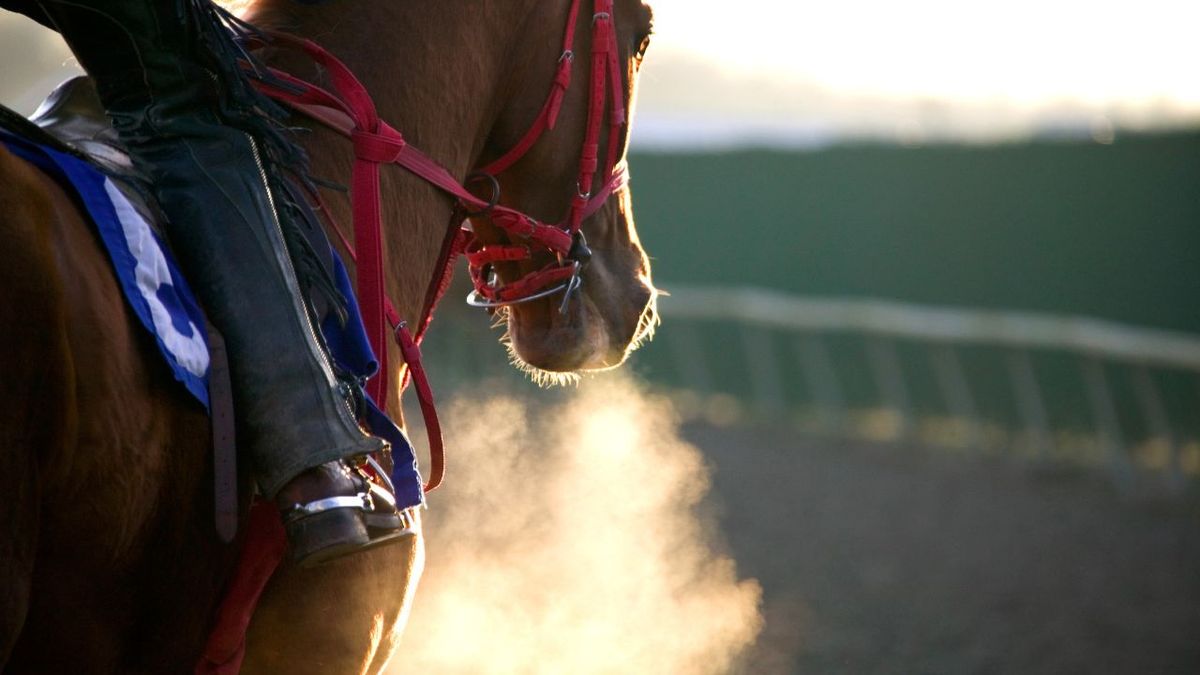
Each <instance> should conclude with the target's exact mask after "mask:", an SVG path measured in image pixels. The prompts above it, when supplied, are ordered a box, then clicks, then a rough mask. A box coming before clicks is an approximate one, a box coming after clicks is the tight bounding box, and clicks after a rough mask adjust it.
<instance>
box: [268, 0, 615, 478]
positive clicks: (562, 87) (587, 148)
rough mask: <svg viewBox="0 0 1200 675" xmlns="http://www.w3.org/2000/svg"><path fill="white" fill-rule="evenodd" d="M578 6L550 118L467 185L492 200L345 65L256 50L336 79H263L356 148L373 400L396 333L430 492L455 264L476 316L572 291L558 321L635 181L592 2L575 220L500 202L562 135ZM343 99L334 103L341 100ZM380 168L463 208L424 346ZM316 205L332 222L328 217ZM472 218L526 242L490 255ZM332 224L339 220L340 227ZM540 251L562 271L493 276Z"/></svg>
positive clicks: (603, 5)
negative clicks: (391, 273)
mask: <svg viewBox="0 0 1200 675" xmlns="http://www.w3.org/2000/svg"><path fill="white" fill-rule="evenodd" d="M580 4H581V0H572V2H571V9H570V12H569V14H568V20H567V26H566V29H565V33H564V37H563V48H562V53H561V56H560V57H559V60H558V67H557V70H556V73H555V76H554V80H553V82H552V84H551V87H550V92H549V94H548V96H547V98H546V102H545V103H544V104H543V106H542V109H541V112H540V113H539V114H538V117H537V118H536V119H535V120H534V122H533V124H532V125H531V126H530V128H529V130H528V131H527V132H526V133H525V135H524V136H523V137H522V138H521V140H520V141H518V142H517V144H516V145H515V146H514V147H513V148H512V149H511V150H509V151H508V152H506V153H505V154H504V155H502V156H501V157H499V158H498V159H496V160H495V161H493V162H491V163H490V164H488V165H487V166H485V167H483V168H482V169H481V170H479V171H477V172H475V173H473V174H471V176H470V177H469V178H468V181H467V182H474V181H475V180H478V179H479V178H481V177H482V178H485V179H486V180H488V181H489V182H490V183H491V184H492V187H493V194H492V197H491V199H490V200H487V201H485V200H483V199H481V198H479V197H477V196H476V195H474V194H472V193H471V192H470V191H469V190H468V189H467V188H466V187H465V186H464V185H463V183H461V182H459V181H458V180H456V179H455V178H454V176H452V175H451V174H450V172H449V171H448V170H447V169H446V168H444V167H443V166H442V165H440V164H439V163H438V162H436V161H435V160H433V159H431V158H430V157H429V156H428V155H426V154H425V153H423V152H422V151H420V150H419V149H417V148H415V147H413V146H411V145H409V144H408V143H407V142H406V141H405V140H404V137H403V136H402V135H401V134H400V132H398V131H396V130H395V129H394V128H392V127H391V126H390V125H389V124H388V123H387V122H385V121H383V120H382V119H380V117H379V114H378V112H377V111H376V108H375V104H374V102H373V101H372V99H371V97H370V95H369V94H368V93H367V91H366V88H365V87H364V86H363V84H362V83H361V82H360V81H359V80H358V78H357V77H355V76H354V74H353V73H352V72H351V71H350V70H349V68H347V67H346V65H345V64H343V63H342V62H341V61H340V60H338V59H337V58H336V57H334V56H333V55H332V54H330V53H329V52H328V51H326V50H325V49H324V48H322V47H320V46H319V45H317V44H316V43H314V42H312V41H311V40H307V39H303V38H299V37H296V36H294V35H290V34H287V33H280V32H273V31H271V32H265V33H264V36H263V38H257V39H254V40H252V43H255V44H254V46H264V45H265V44H268V43H269V44H271V45H272V46H284V47H288V48H291V49H295V50H298V51H301V52H303V53H304V54H305V55H307V56H308V57H309V58H310V59H312V60H313V61H314V62H315V63H317V64H319V65H320V66H322V67H323V69H324V70H325V71H326V72H327V73H328V74H329V77H330V80H331V83H332V85H333V92H330V91H327V90H325V89H323V88H321V87H319V86H317V85H314V84H311V83H308V82H305V81H303V80H301V79H299V78H296V77H294V76H292V75H289V74H287V73H284V72H282V71H278V70H274V69H271V75H270V77H269V78H265V79H257V80H256V81H255V84H256V86H258V87H259V88H260V89H261V90H262V91H263V92H264V93H265V94H267V95H268V96H270V97H271V98H274V99H276V100H278V101H280V102H283V103H285V104H288V105H290V106H291V107H292V108H294V109H295V110H297V111H298V112H301V113H303V114H305V115H307V116H308V117H310V118H312V119H314V120H315V121H317V122H320V123H321V124H324V125H325V126H328V127H330V128H331V129H333V130H334V131H337V132H339V133H340V134H342V135H343V136H345V137H347V138H349V139H350V140H351V142H352V143H353V146H354V156H355V161H354V167H353V172H352V179H351V180H352V183H351V211H352V214H353V225H354V245H353V246H351V245H349V242H348V241H347V240H346V237H345V236H344V234H342V232H341V231H340V229H338V228H337V226H336V223H334V229H335V230H337V231H338V234H339V236H341V238H342V241H343V244H344V245H345V246H346V250H347V251H348V252H349V253H350V256H351V258H352V259H353V260H354V262H355V273H356V285H357V289H358V295H359V303H360V306H361V309H362V316H363V325H364V328H365V329H366V333H367V338H368V340H369V342H370V344H371V348H372V349H373V350H374V351H375V354H376V355H377V358H378V359H379V362H380V367H379V371H378V372H377V373H376V375H374V376H373V377H372V378H371V379H370V380H369V381H368V382H367V393H368V395H370V396H371V398H372V399H373V400H374V401H375V402H376V403H377V404H378V405H379V406H380V407H381V408H382V407H385V406H386V404H387V396H388V386H387V381H388V375H387V373H388V372H389V366H388V350H387V340H388V337H389V333H390V334H391V339H393V340H394V341H395V343H396V344H397V346H398V347H399V349H400V354H401V357H402V359H403V361H404V363H405V365H406V366H407V370H406V372H405V380H404V382H402V388H403V387H404V386H406V385H407V381H408V377H409V375H411V377H412V381H413V383H414V384H415V386H416V389H417V396H418V400H419V402H420V405H421V413H422V417H423V418H424V420H425V426H426V430H427V432H428V434H429V444H430V461H431V464H432V466H431V472H430V480H429V482H428V483H427V484H426V485H425V490H426V492H428V491H431V490H433V489H434V488H436V487H437V486H438V485H440V484H441V481H442V478H443V477H444V474H445V460H444V457H445V452H444V446H443V443H442V437H441V427H440V424H439V422H438V418H437V411H436V409H435V407H434V402H433V393H432V390H431V388H430V387H429V382H428V379H427V378H426V376H425V371H424V368H423V367H422V365H421V353H420V347H419V343H420V341H421V340H422V338H423V337H424V333H425V330H426V328H427V327H428V325H429V322H430V321H431V320H432V314H433V310H434V308H435V307H436V305H437V302H438V300H439V299H440V298H441V296H442V294H443V293H444V292H445V290H446V287H447V286H448V285H449V281H450V277H451V275H452V269H453V268H452V266H453V262H454V260H455V259H456V258H457V256H458V255H459V254H465V257H466V258H467V262H468V264H469V270H470V274H471V280H472V283H473V285H474V290H473V291H472V292H471V294H470V295H469V296H468V303H469V304H471V305H473V306H477V307H488V308H494V307H501V306H506V305H513V304H517V303H521V302H528V301H531V300H535V299H538V298H543V297H547V296H550V295H553V294H554V293H557V292H559V291H562V292H563V300H562V304H561V305H560V311H562V312H565V311H566V310H567V307H568V305H569V303H570V299H571V295H572V294H573V293H574V292H575V291H577V290H578V289H579V287H580V285H581V284H582V277H581V276H580V274H581V272H582V269H583V267H584V265H585V264H586V263H587V260H588V259H589V258H590V256H591V251H590V250H589V249H588V248H587V244H586V241H585V240H584V237H583V232H582V229H581V228H582V224H583V221H584V220H586V219H587V218H588V217H589V216H591V215H592V214H594V213H595V212H596V211H597V210H599V209H600V207H601V206H602V205H603V204H604V203H605V201H607V200H608V198H609V197H610V196H612V194H613V193H615V192H617V191H619V190H621V189H622V188H624V187H625V185H626V184H627V183H628V171H627V168H626V166H625V164H624V162H618V153H619V151H620V146H621V131H622V130H623V128H624V126H625V124H626V116H625V109H624V103H623V95H622V94H623V91H622V86H623V84H622V80H621V73H620V70H619V55H618V49H617V40H616V30H615V26H614V24H613V17H612V11H613V0H594V13H593V16H592V54H591V57H592V58H591V83H590V84H591V86H590V90H589V105H588V118H587V127H586V133H585V137H584V142H583V147H582V151H581V156H580V160H579V173H578V178H577V181H576V185H575V190H574V192H575V194H574V195H572V197H571V200H570V203H569V206H568V209H567V214H566V216H565V217H564V219H563V220H562V222H560V223H558V224H556V225H550V224H546V223H542V222H539V221H538V220H536V219H535V218H533V217H531V216H529V215H527V214H525V213H523V212H521V211H519V210H517V209H513V208H511V207H507V206H504V205H501V204H499V203H498V202H499V199H500V182H499V180H498V178H497V176H498V175H499V174H500V173H502V172H503V171H505V170H506V169H508V168H509V167H511V166H512V165H513V164H515V163H516V162H517V161H519V160H520V159H521V158H522V157H524V156H525V154H526V153H528V151H529V150H530V149H531V148H532V147H533V146H534V144H535V143H536V142H537V141H538V139H539V138H540V137H541V136H542V135H543V134H544V133H545V132H546V131H548V130H550V129H553V128H554V125H555V123H556V121H557V119H558V114H559V111H560V110H561V108H562V102H563V98H564V97H565V95H566V92H567V90H568V89H569V87H570V84H571V67H572V64H573V62H574V54H575V53H574V49H573V47H574V42H575V32H576V23H577V19H578V16H579V7H580ZM334 92H336V93H334ZM607 98H611V99H612V105H611V106H609V108H610V114H609V116H608V117H609V119H608V126H609V137H608V144H607V148H606V153H605V163H604V165H603V168H604V171H605V173H604V174H601V175H604V176H606V178H605V179H604V180H603V182H602V184H601V185H600V187H599V189H598V190H596V191H595V192H594V193H593V186H594V183H595V182H596V175H597V173H598V170H599V168H600V165H599V146H600V133H601V126H602V124H603V121H604V117H605V108H606V103H607V100H606V99H607ZM382 164H395V165H397V166H400V167H402V168H404V169H405V170H407V171H409V172H410V173H412V174H414V175H415V176H417V177H419V178H421V179H423V180H424V181H426V182H428V183H429V184H431V185H433V186H434V187H436V188H438V189H439V190H441V191H442V192H444V193H446V194H447V195H449V196H450V197H452V198H454V199H455V200H456V203H457V206H456V208H455V212H454V215H453V216H452V218H451V222H450V226H449V227H448V228H447V235H446V239H445V242H444V245H443V247H442V251H441V254H440V256H439V260H438V264H437V267H436V268H435V270H434V274H433V278H432V279H431V280H430V284H429V287H428V290H427V293H426V298H425V302H424V305H423V307H422V314H421V317H420V320H419V322H418V324H417V331H416V336H415V337H414V336H413V335H412V333H410V331H409V330H408V327H407V326H406V324H405V322H404V321H403V320H402V319H401V317H400V315H399V313H398V312H397V311H396V309H395V307H394V306H393V305H392V303H391V301H390V300H389V299H388V298H387V296H386V293H385V290H384V289H385V286H384V261H383V250H384V249H383V236H382V222H381V220H382V213H381V206H380V197H381V195H380V187H379V169H380V165H382ZM318 206H319V208H320V210H321V211H323V212H324V213H325V214H326V216H327V217H328V215H329V211H328V209H325V208H324V207H323V205H321V204H320V202H319V199H318ZM463 215H469V216H471V217H480V216H484V215H486V216H487V217H488V218H489V219H490V220H491V222H492V223H493V224H494V225H495V226H496V227H498V228H499V229H501V230H502V231H504V232H505V233H507V234H508V235H509V236H510V237H511V238H516V239H518V240H521V241H522V242H524V243H522V244H492V245H486V244H483V243H481V242H479V241H478V239H477V238H476V237H475V235H474V233H473V232H472V231H471V230H470V229H469V228H468V227H466V226H464V225H463V224H462V223H463V220H464V219H463V218H462V216H463ZM331 222H332V221H331ZM534 247H538V248H540V249H544V250H547V251H549V252H550V253H552V254H554V256H555V261H553V262H551V263H549V264H547V265H546V266H544V267H542V268H541V269H538V270H535V271H533V272H530V273H528V274H526V275H524V276H523V277H521V278H519V279H517V280H515V281H513V282H511V283H508V284H500V283H499V282H498V281H497V279H496V275H495V271H494V266H495V264H496V263H499V262H519V261H526V260H531V259H532V258H533V255H534V254H533V249H534Z"/></svg>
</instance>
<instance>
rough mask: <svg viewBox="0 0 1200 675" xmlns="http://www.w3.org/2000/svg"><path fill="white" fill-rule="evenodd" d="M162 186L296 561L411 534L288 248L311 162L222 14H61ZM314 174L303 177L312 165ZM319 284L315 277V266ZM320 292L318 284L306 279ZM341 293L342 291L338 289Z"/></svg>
mask: <svg viewBox="0 0 1200 675" xmlns="http://www.w3.org/2000/svg"><path fill="white" fill-rule="evenodd" d="M41 6H42V8H43V9H44V11H45V13H46V15H47V17H49V19H50V21H51V22H52V23H53V24H54V25H55V27H56V28H57V29H58V30H59V31H60V32H61V33H62V34H63V37H64V38H65V39H66V41H67V43H68V44H69V45H70V46H71V48H72V51H74V53H75V55H76V56H77V57H78V59H79V61H80V63H81V64H82V65H83V66H84V68H85V69H86V70H87V71H88V73H89V74H90V75H91V76H92V77H93V78H94V79H95V80H96V83H97V89H98V90H99V93H100V97H101V100H102V101H103V103H104V105H105V109H106V111H107V112H108V113H109V116H110V117H111V118H112V119H113V122H114V126H115V127H116V129H117V131H118V132H119V134H120V136H121V138H122V140H123V141H124V142H125V143H126V145H127V146H128V148H129V150H130V152H131V153H132V155H133V157H134V160H135V162H136V163H137V164H138V166H139V168H140V169H141V170H142V171H143V172H145V173H146V174H147V175H148V176H149V177H150V178H151V179H152V181H153V184H154V190H155V194H156V196H157V198H158V201H159V204H160V205H161V207H162V210H163V212H164V213H166V215H167V217H168V219H169V221H170V222H169V223H168V224H167V231H168V234H169V237H170V240H171V243H172V245H173V247H174V248H175V250H176V253H177V254H178V257H179V258H180V260H181V262H182V264H183V265H184V267H185V270H186V272H187V274H188V278H189V280H190V281H192V282H193V284H194V288H195V289H196V291H197V294H198V295H199V297H200V299H201V301H202V302H203V303H204V305H205V307H206V309H207V311H208V313H209V317H210V318H211V320H212V322H213V323H214V324H215V325H216V326H217V327H218V328H219V329H220V330H221V332H222V333H223V334H224V336H225V339H226V342H227V344H228V349H229V356H230V366H231V374H232V377H233V384H234V390H235V405H236V410H237V414H238V416H239V419H240V421H241V422H242V424H241V428H242V429H243V430H244V434H243V435H242V438H244V439H246V441H248V442H247V444H246V445H247V448H248V450H249V452H250V453H251V456H252V457H253V459H254V462H255V465H256V469H257V472H258V477H259V484H260V486H261V488H262V489H263V491H264V492H265V493H266V494H267V495H268V496H269V497H271V498H274V499H276V502H277V503H278V504H279V506H280V509H281V511H282V512H283V514H284V520H285V524H286V526H287V531H288V536H289V539H290V542H291V546H292V552H293V558H294V559H296V560H298V561H301V562H304V563H306V564H311V563H314V562H322V561H324V560H327V559H330V558H332V557H336V556H340V555H344V554H346V553H350V552H353V551H355V550H359V549H362V548H366V547H370V546H374V545H377V544H380V543H390V542H393V541H397V540H399V539H401V538H403V537H406V536H408V535H411V530H409V529H408V528H406V527H405V526H404V523H402V522H401V518H400V517H399V515H398V514H397V513H396V508H395V504H394V501H389V497H390V495H388V494H386V493H385V492H382V491H380V490H379V488H378V487H376V488H375V489H373V490H372V489H370V484H371V483H370V481H369V480H366V478H365V474H364V473H363V472H362V471H361V469H359V468H356V467H358V466H360V465H361V464H362V462H363V461H364V460H363V458H365V457H367V456H368V455H369V454H371V453H377V452H380V451H382V450H384V449H385V444H384V443H383V441H381V440H379V439H377V438H374V437H372V436H369V435H367V434H366V433H364V432H363V431H362V429H361V428H360V427H359V425H358V423H357V422H356V420H355V416H354V412H353V410H352V407H351V394H352V387H351V385H348V384H347V383H345V382H342V381H339V379H338V378H337V377H336V375H335V372H334V370H333V367H332V366H331V362H330V359H329V358H328V356H327V354H326V352H325V349H324V345H323V342H322V339H321V337H320V335H319V333H318V332H317V331H316V330H315V328H314V326H315V323H314V317H313V316H312V308H311V304H310V303H309V302H306V300H305V296H304V294H303V293H302V289H301V280H300V279H298V277H297V273H296V267H295V262H294V260H295V259H296V258H295V255H294V254H296V253H297V251H295V250H293V251H292V254H293V255H289V249H288V243H289V242H292V243H293V249H295V248H297V246H296V245H295V243H294V242H295V239H296V235H295V232H296V230H297V228H302V227H306V226H310V224H305V223H303V222H297V221H298V220H299V219H301V218H303V214H302V212H301V211H300V210H299V209H297V208H294V206H293V207H285V204H290V203H292V202H293V200H292V199H291V198H290V197H289V196H288V195H289V187H288V183H287V182H286V180H285V178H284V166H285V163H290V164H289V165H287V168H288V169H290V170H295V171H303V169H304V167H303V166H302V154H301V153H300V151H299V150H297V149H296V148H295V146H293V145H292V144H291V143H290V141H288V140H287V139H285V138H284V137H283V136H282V135H281V132H280V131H279V130H278V129H279V126H278V125H277V124H276V123H275V122H273V120H271V119H270V118H269V117H267V116H266V115H265V114H264V111H271V110H276V109H275V108H274V106H273V105H272V104H270V102H268V101H266V100H265V99H264V98H262V97H261V96H259V95H257V94H256V93H254V92H253V91H252V90H251V88H250V87H249V85H248V83H247V82H246V80H245V78H244V77H242V76H241V75H240V73H238V72H237V69H236V66H235V65H234V63H233V59H234V54H236V47H234V45H233V42H232V41H231V40H230V36H229V34H228V33H227V32H226V30H225V28H224V26H222V25H220V23H219V22H218V21H217V19H216V14H215V13H214V11H213V9H212V7H211V6H209V5H208V4H207V0H70V1H69V2H68V1H65V0H45V1H44V2H42V3H41ZM297 164H300V165H297ZM303 268H304V270H305V273H306V275H307V276H308V277H311V276H312V275H313V268H314V266H313V265H304V266H303ZM306 280H307V281H309V282H310V283H311V284H313V285H321V286H322V287H325V286H328V285H327V284H317V283H316V282H317V280H313V279H311V278H308V279H306ZM306 285H309V284H306ZM330 287H331V286H330Z"/></svg>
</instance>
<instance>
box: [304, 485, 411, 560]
mask: <svg viewBox="0 0 1200 675" xmlns="http://www.w3.org/2000/svg"><path fill="white" fill-rule="evenodd" d="M371 486H372V489H371V490H370V493H369V494H368V493H359V494H358V495H355V496H338V497H327V498H325V499H318V500H315V501H312V502H308V503H307V504H297V505H296V506H295V507H293V508H292V509H289V510H288V511H287V512H286V513H284V514H283V524H284V528H285V529H286V531H287V538H288V543H289V544H290V548H291V559H292V562H294V563H296V564H298V565H299V566H300V567H304V568H312V567H317V566H319V565H323V564H325V563H327V562H330V561H333V560H336V559H338V558H342V557H345V556H348V555H352V554H355V553H359V552H361V551H366V550H369V549H373V548H379V547H382V546H387V545H391V544H397V543H400V542H401V541H403V540H406V539H408V538H410V537H413V536H416V529H415V528H414V527H413V522H412V518H411V514H409V513H408V512H407V511H406V512H404V513H397V512H396V510H395V501H394V499H390V495H387V491H386V490H384V489H383V488H381V487H378V486H375V485H374V483H371ZM384 495H386V496H387V497H389V499H386V500H384V503H385V505H386V506H387V507H390V508H388V510H387V511H384V512H380V511H378V510H376V509H372V508H371V507H372V499H373V498H374V499H384Z"/></svg>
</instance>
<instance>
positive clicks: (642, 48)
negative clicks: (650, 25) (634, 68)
mask: <svg viewBox="0 0 1200 675" xmlns="http://www.w3.org/2000/svg"><path fill="white" fill-rule="evenodd" d="M649 47H650V34H649V33H647V34H646V35H645V36H643V37H642V41H641V43H639V44H638V48H637V51H635V52H634V55H633V58H635V59H637V60H638V61H641V60H642V57H644V56H645V55H646V50H647V49H648V48H649Z"/></svg>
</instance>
